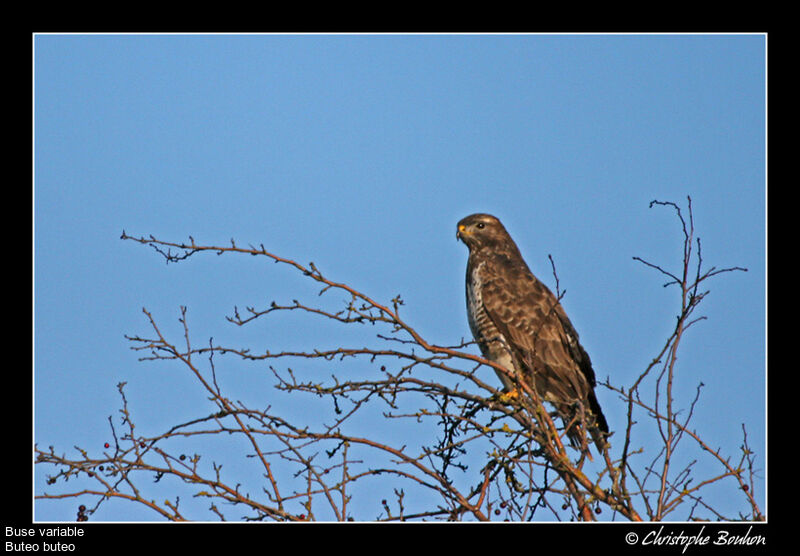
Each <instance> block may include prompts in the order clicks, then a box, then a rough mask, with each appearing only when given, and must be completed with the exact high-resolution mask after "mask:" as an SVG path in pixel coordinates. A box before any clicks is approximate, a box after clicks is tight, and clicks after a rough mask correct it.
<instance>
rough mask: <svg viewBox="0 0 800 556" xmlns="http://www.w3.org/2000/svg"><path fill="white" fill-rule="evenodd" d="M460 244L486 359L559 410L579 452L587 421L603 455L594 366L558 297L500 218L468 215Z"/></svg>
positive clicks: (472, 318)
mask: <svg viewBox="0 0 800 556" xmlns="http://www.w3.org/2000/svg"><path fill="white" fill-rule="evenodd" d="M456 237H457V238H458V239H460V240H461V241H463V242H464V243H465V244H466V245H467V247H468V248H469V261H468V262H467V315H468V318H469V326H470V329H471V330H472V334H473V336H474V337H475V340H476V341H477V343H478V346H479V347H480V349H481V352H482V353H483V356H484V357H486V358H487V359H489V360H490V361H492V362H495V363H499V364H500V365H502V366H503V367H505V368H506V369H509V370H510V371H512V373H514V375H515V376H517V377H518V378H519V380H525V381H526V382H527V383H528V384H530V385H531V386H533V387H534V388H535V391H536V392H537V394H538V395H539V397H540V398H541V399H542V400H544V401H547V402H550V403H552V404H554V405H555V407H556V410H557V412H558V414H559V416H560V417H561V418H562V419H563V420H564V422H565V423H568V424H569V423H571V425H569V428H568V429H567V436H568V437H569V439H570V442H571V443H572V445H573V446H575V447H582V446H583V445H584V442H583V438H584V435H583V432H582V426H581V422H585V423H586V424H587V426H588V428H589V430H590V432H591V433H592V437H593V438H594V440H595V443H596V444H597V447H598V449H599V450H602V446H603V443H604V442H605V438H606V436H607V435H608V423H607V422H606V418H605V416H604V415H603V411H602V410H601V409H600V404H599V403H598V402H597V398H596V396H595V394H594V386H595V376H594V370H593V369H592V362H591V360H590V359H589V355H588V354H587V353H586V350H584V349H583V347H582V346H581V344H580V342H579V341H578V333H577V332H575V328H574V327H573V326H572V323H570V321H569V319H568V318H567V315H566V313H565V312H564V309H563V308H562V307H561V304H560V303H559V301H558V299H557V298H556V296H555V295H553V293H552V292H551V291H550V290H549V289H548V288H547V286H545V285H544V284H543V283H542V282H540V281H539V280H537V279H536V277H535V276H534V275H533V273H532V272H531V271H530V269H529V268H528V265H527V264H525V261H524V260H523V258H522V255H521V254H520V252H519V249H518V248H517V245H516V244H515V243H514V240H512V239H511V236H510V235H509V234H508V232H507V231H506V229H505V227H503V224H502V223H501V222H500V220H498V219H497V218H495V217H494V216H491V215H489V214H473V215H470V216H467V217H466V218H464V219H462V220H461V221H460V222H459V223H458V232H457V234H456ZM497 375H498V376H499V377H500V380H501V382H502V383H503V386H504V388H505V390H506V391H513V390H515V389H516V388H515V386H514V381H513V380H511V379H510V378H509V377H508V376H506V375H504V374H503V373H501V372H499V371H498V372H497ZM531 377H533V379H534V380H533V381H531Z"/></svg>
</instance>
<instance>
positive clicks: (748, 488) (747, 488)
mask: <svg viewBox="0 0 800 556" xmlns="http://www.w3.org/2000/svg"><path fill="white" fill-rule="evenodd" d="M742 490H743V491H745V492H747V491H748V490H750V487H749V486H747V485H744V486H743V487H742Z"/></svg>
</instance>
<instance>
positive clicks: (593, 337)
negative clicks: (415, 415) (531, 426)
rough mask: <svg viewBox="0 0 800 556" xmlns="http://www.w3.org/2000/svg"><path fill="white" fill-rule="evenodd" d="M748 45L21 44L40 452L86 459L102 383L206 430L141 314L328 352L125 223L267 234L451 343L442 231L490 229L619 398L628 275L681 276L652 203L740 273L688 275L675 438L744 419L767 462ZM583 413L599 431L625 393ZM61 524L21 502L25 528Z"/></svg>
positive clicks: (659, 293) (644, 326)
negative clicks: (28, 54)
mask: <svg viewBox="0 0 800 556" xmlns="http://www.w3.org/2000/svg"><path fill="white" fill-rule="evenodd" d="M765 50H766V39H765V37H764V36H763V35H675V36H672V35H594V36H593V35H516V34H510V35H492V34H487V35H470V34H457V35H435V34H434V35H380V34H379V35H291V34H290V35H252V36H250V35H209V36H206V35H155V36H153V35H37V36H36V37H35V39H34V55H35V67H34V84H35V90H34V94H35V97H34V133H35V152H34V155H35V168H34V170H35V182H34V217H35V232H34V255H35V259H34V272H35V274H34V280H35V283H34V286H35V308H34V319H35V320H34V325H35V329H34V334H35V353H34V356H35V369H34V370H35V381H34V386H35V392H34V402H35V414H34V418H35V423H34V434H35V440H36V442H37V443H39V444H40V445H41V446H48V445H54V446H55V447H57V448H58V449H60V450H63V451H65V452H69V451H70V450H72V447H73V446H74V445H78V446H81V447H83V448H86V449H90V450H92V449H94V450H96V451H97V453H99V451H101V448H102V444H103V442H105V441H107V439H108V437H109V430H108V423H107V417H108V416H109V415H112V414H113V415H116V414H117V413H116V412H117V409H118V408H119V397H118V393H117V391H116V384H117V383H118V382H120V381H127V382H128V387H127V388H128V389H127V392H128V396H129V399H130V402H131V404H132V406H133V409H134V411H136V412H137V415H138V425H139V427H140V429H139V430H140V432H141V433H142V434H148V433H149V434H154V433H156V432H158V431H161V430H164V429H165V428H167V427H168V426H169V425H171V424H174V423H175V422H177V421H178V420H180V419H181V418H189V417H190V416H193V415H194V416H196V415H198V414H199V415H204V414H206V413H207V411H206V410H207V407H206V406H202V403H203V398H202V395H201V393H200V392H199V391H198V390H196V389H193V385H192V383H191V380H190V379H189V377H188V376H185V374H184V373H182V372H180V370H179V369H177V368H174V367H173V368H170V367H169V366H167V365H154V364H148V363H140V362H138V361H137V354H136V353H134V352H132V351H131V350H130V349H129V345H128V343H127V341H126V340H125V338H124V334H137V333H142V334H144V333H146V332H147V322H146V320H145V318H144V315H143V314H142V312H141V309H142V307H147V309H148V310H150V311H152V312H153V313H154V316H155V317H156V319H158V320H159V322H162V321H163V323H164V327H165V328H166V329H167V330H169V331H170V332H172V333H178V332H179V329H178V325H177V317H178V310H179V306H181V305H185V306H187V307H188V310H189V319H190V326H192V330H193V332H194V333H195V334H196V337H197V338H198V339H201V341H205V340H207V338H208V337H209V336H214V337H215V338H220V339H225V340H227V341H229V342H231V343H233V344H235V345H238V344H240V343H241V344H246V343H248V342H249V343H250V344H251V345H253V346H254V347H255V346H261V345H274V346H276V347H279V346H286V347H287V348H290V347H294V348H304V347H309V346H312V345H316V346H319V345H322V346H324V345H326V344H327V342H329V341H331V336H328V335H326V333H325V332H323V331H321V330H320V331H317V330H316V329H314V328H311V329H306V328H295V327H293V325H292V324H291V323H293V322H294V321H292V320H291V319H289V320H288V321H282V322H284V324H281V325H280V326H279V325H278V324H273V323H272V322H271V321H270V322H269V323H265V324H263V325H261V326H260V327H255V328H253V329H249V330H248V329H242V328H236V327H233V326H232V325H230V324H229V323H227V322H226V321H225V318H224V317H225V315H229V314H230V313H231V311H232V309H233V307H234V306H239V307H243V306H246V305H255V306H264V305H266V304H267V303H268V302H269V301H270V300H272V299H279V300H280V299H291V297H292V296H296V295H297V294H298V292H308V291H310V290H309V288H308V285H307V284H305V283H304V282H302V280H300V279H298V278H297V277H295V276H294V275H292V274H291V273H289V272H287V271H285V270H279V269H277V268H276V267H275V266H274V265H272V266H271V265H266V264H265V263H264V262H263V261H260V260H256V259H254V258H251V257H238V258H237V257H215V256H211V255H209V256H205V257H198V258H196V259H194V258H193V259H192V260H189V261H187V262H185V263H182V264H178V265H165V264H164V262H163V260H162V259H160V257H158V256H157V255H156V254H155V253H154V252H152V251H151V250H149V249H147V248H144V247H142V246H139V245H136V244H133V243H132V242H124V241H120V239H119V237H120V234H121V232H122V230H125V231H126V232H128V233H130V234H134V235H148V234H153V235H155V236H156V237H158V238H159V239H165V240H170V241H182V240H185V239H187V238H188V236H189V235H191V236H193V237H194V238H195V240H196V241H197V242H198V243H209V244H227V243H228V242H229V241H230V239H231V238H234V239H235V240H236V241H237V243H239V244H242V245H246V244H248V243H252V244H254V245H257V244H259V243H263V244H264V246H265V247H267V248H268V249H270V250H271V251H272V252H274V253H276V254H279V255H282V256H286V257H289V258H296V259H297V260H298V261H300V262H304V263H305V262H308V261H314V262H315V263H316V264H317V265H318V266H319V267H320V269H321V270H322V271H323V273H325V274H326V275H327V276H329V277H330V278H332V279H334V280H336V281H341V282H346V283H349V284H351V285H353V286H354V287H356V288H358V289H360V290H362V291H364V292H365V293H368V294H370V295H371V296H373V298H375V299H379V300H384V301H388V300H389V299H390V298H391V297H393V296H395V295H396V294H398V293H400V294H402V296H403V299H404V300H405V302H406V307H405V309H404V311H405V312H404V314H405V315H406V317H407V319H408V320H409V322H411V323H412V324H414V325H415V326H416V327H417V329H418V330H419V331H420V332H421V333H423V335H425V336H426V337H427V338H428V339H429V340H430V341H432V342H436V343H440V344H453V343H456V342H458V341H459V340H460V339H461V338H466V337H468V336H469V329H468V326H467V321H466V314H465V306H464V305H465V304H464V291H463V290H464V286H463V281H464V267H465V264H466V258H467V252H466V249H465V248H464V246H463V245H462V244H460V243H457V242H456V240H455V224H456V222H457V221H458V220H459V219H460V218H462V217H463V216H466V215H467V214H470V213H473V212H489V213H492V214H495V215H496V216H498V217H500V218H501V219H502V220H503V222H504V223H505V224H506V227H507V228H508V229H509V231H510V233H511V234H512V236H513V237H514V238H515V240H516V242H517V244H518V245H519V247H520V249H521V251H522V252H523V255H524V256H525V257H526V260H527V262H528V264H529V266H530V267H531V269H532V270H533V272H534V273H535V274H537V275H538V276H539V277H540V278H541V279H543V280H544V281H545V282H546V283H547V284H548V285H550V286H551V287H552V286H554V284H553V280H552V275H551V271H550V263H549V261H548V259H547V256H548V255H552V256H553V258H554V260H555V262H556V265H557V268H558V275H559V279H560V285H561V287H562V288H563V289H565V290H566V292H567V293H566V296H565V298H564V300H563V304H564V306H565V309H566V310H567V313H568V314H569V315H570V318H571V320H572V322H573V324H574V325H575V327H576V328H577V330H578V332H579V333H580V335H581V340H582V343H583V344H584V346H585V347H586V349H587V350H588V351H589V353H590V355H591V357H592V360H593V362H594V365H595V370H596V372H597V374H598V376H599V377H601V379H605V378H606V377H609V378H610V379H611V382H612V383H615V384H622V385H628V384H630V383H631V382H632V381H633V380H634V378H635V377H636V376H638V374H639V373H640V372H641V370H643V368H644V367H645V366H646V365H647V364H648V363H649V362H650V360H651V359H652V358H653V357H654V356H655V355H656V354H657V353H658V351H659V349H660V347H661V345H662V344H663V342H664V340H665V339H666V337H667V336H668V335H669V333H670V331H671V328H672V326H673V323H674V314H675V312H676V310H677V297H676V290H674V289H672V288H668V289H665V288H662V287H661V284H662V283H663V280H662V277H661V276H660V275H657V274H656V273H654V272H653V271H651V270H649V269H647V268H645V267H644V266H642V265H641V264H638V263H636V262H635V261H633V259H632V257H633V256H640V257H642V258H645V259H647V260H650V261H653V262H656V263H660V264H663V265H664V266H666V267H669V268H671V269H675V270H678V265H679V257H680V248H681V235H680V228H679V226H678V223H677V220H676V219H675V218H674V215H673V213H672V212H671V211H670V210H668V209H665V208H648V203H649V202H650V201H651V200H653V199H658V200H663V201H674V202H677V203H680V204H681V205H684V206H685V199H686V196H687V195H690V196H691V197H692V200H693V208H694V215H695V222H696V232H697V234H698V235H699V236H700V237H701V238H702V241H703V253H704V257H705V262H706V265H707V266H717V267H726V266H742V267H747V268H748V272H746V273H743V272H739V273H731V274H725V275H721V276H719V277H718V278H717V279H715V280H714V281H712V282H710V283H709V287H710V289H711V294H710V295H709V296H708V297H707V298H706V300H705V301H704V305H703V306H702V314H703V315H705V316H707V320H704V321H702V322H700V323H698V324H697V325H696V326H695V327H693V328H692V329H691V330H690V332H689V333H688V334H687V337H686V338H685V340H684V345H683V351H682V352H681V354H680V359H679V371H678V372H679V378H678V381H677V386H678V392H679V393H678V396H679V399H680V400H682V401H684V402H688V400H689V399H691V395H692V394H693V393H694V389H695V387H696V386H697V384H698V382H701V381H702V382H703V383H704V384H705V387H704V389H703V394H702V398H701V402H700V406H699V408H698V409H697V411H696V417H695V419H694V423H695V424H696V427H697V429H698V431H699V432H702V433H704V434H705V435H706V436H707V437H708V438H710V439H712V440H713V442H714V443H715V445H717V446H720V447H722V450H723V452H728V453H730V454H733V455H736V454H737V449H738V446H739V445H740V444H741V424H742V423H746V425H747V427H748V433H749V441H750V444H751V447H753V448H754V449H755V450H756V452H757V453H758V458H759V459H758V462H759V463H760V465H761V469H762V470H765V467H766V464H765V457H766V453H765V442H766V440H765V437H766V435H765V406H766V399H765V382H766V363H765V361H766V352H765V288H766V286H765V257H766V254H765V243H766V237H765V234H766V215H765V199H766V158H765V152H766V144H765V117H766V113H765V112H766V110H765V79H766V75H765V74H766V69H765V63H766V52H765ZM286 323H289V324H286ZM296 326H297V327H303V326H305V325H304V324H303V322H302V321H299V320H298V321H297V324H296ZM301 331H302V334H298V333H299V332H301ZM227 372H229V373H230V380H231V381H232V382H231V384H232V388H234V389H235V388H237V387H241V388H242V389H243V391H245V392H248V393H250V394H251V395H252V396H253V402H254V403H255V402H257V401H258V399H259V396H262V395H263V396H266V397H269V396H270V395H271V394H270V392H271V390H270V389H269V388H268V387H267V386H263V390H262V386H258V385H256V383H257V382H258V380H259V376H261V375H259V372H260V371H259V372H255V371H254V370H253V369H252V367H250V368H248V369H240V368H238V367H236V366H235V365H234V366H233V368H230V369H227ZM488 376H489V377H491V375H488ZM237 377H238V378H237ZM598 397H599V398H600V401H601V404H602V405H603V407H604V411H605V413H606V416H607V417H608V418H609V421H610V423H611V426H612V429H614V428H619V427H621V426H622V425H623V424H624V409H623V407H622V404H621V402H619V401H618V400H617V399H616V398H615V396H614V395H613V394H612V393H611V392H609V391H608V390H603V389H600V390H599V393H598ZM198 404H201V406H198ZM198 407H200V408H199V409H198ZM46 471H49V470H46V469H41V470H39V469H35V476H34V482H35V484H34V489H35V491H36V492H40V491H41V490H42V489H43V488H44V487H43V473H44V472H46ZM761 476H762V481H763V477H764V476H765V471H762V473H761ZM759 490H760V491H761V494H760V496H761V499H762V500H763V482H762V488H761V489H759ZM76 506H77V503H73V502H52V501H39V502H37V503H36V504H35V511H36V518H37V519H41V520H49V519H52V520H71V519H74V515H75V507H76ZM103 512H104V513H102V514H100V513H98V514H96V515H95V516H93V519H96V520H125V521H128V520H134V521H135V520H143V519H153V518H154V517H155V516H154V515H152V514H149V513H147V512H145V511H143V510H141V509H139V508H134V507H132V506H128V505H124V504H122V505H120V504H117V505H114V504H109V505H108V506H107V507H106V508H104V509H103ZM374 513H375V514H377V513H379V510H376V511H375V512H374ZM368 514H369V511H365V515H368ZM204 517H205V518H206V519H209V520H213V519H214V517H213V515H211V514H208V515H205V516H204Z"/></svg>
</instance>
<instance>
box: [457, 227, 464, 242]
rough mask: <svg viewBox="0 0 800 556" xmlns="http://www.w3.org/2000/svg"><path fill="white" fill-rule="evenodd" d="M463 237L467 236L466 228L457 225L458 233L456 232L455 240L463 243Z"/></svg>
mask: <svg viewBox="0 0 800 556" xmlns="http://www.w3.org/2000/svg"><path fill="white" fill-rule="evenodd" d="M465 235H467V227H466V226H465V225H464V224H459V226H458V231H456V240H459V239H460V240H461V241H464V236H465ZM464 243H466V242H464Z"/></svg>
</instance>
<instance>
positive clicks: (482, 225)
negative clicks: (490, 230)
mask: <svg viewBox="0 0 800 556" xmlns="http://www.w3.org/2000/svg"><path fill="white" fill-rule="evenodd" d="M476 227H477V228H478V229H479V230H482V229H483V228H485V227H486V224H484V223H483V222H478V224H477V226H476Z"/></svg>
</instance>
